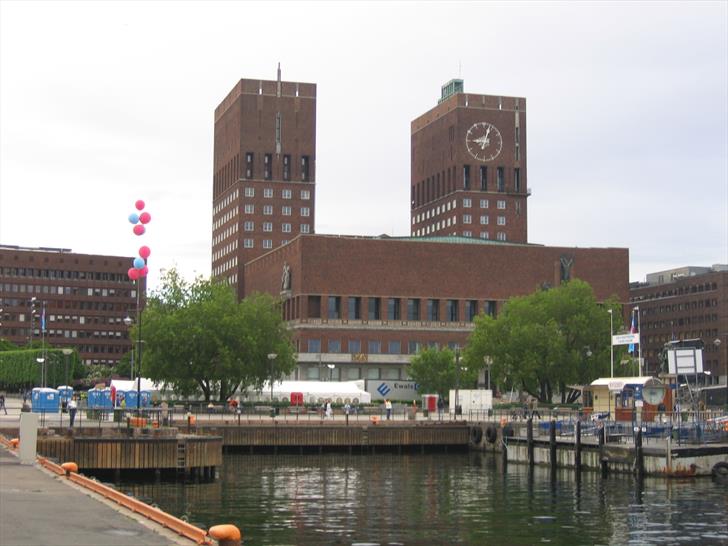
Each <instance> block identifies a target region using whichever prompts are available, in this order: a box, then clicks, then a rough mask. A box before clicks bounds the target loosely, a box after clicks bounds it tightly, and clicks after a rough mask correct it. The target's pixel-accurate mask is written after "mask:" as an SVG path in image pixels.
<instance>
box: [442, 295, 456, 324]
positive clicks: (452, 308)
mask: <svg viewBox="0 0 728 546" xmlns="http://www.w3.org/2000/svg"><path fill="white" fill-rule="evenodd" d="M445 313H446V314H447V320H448V322H457V321H458V300H447V306H446V310H445Z"/></svg>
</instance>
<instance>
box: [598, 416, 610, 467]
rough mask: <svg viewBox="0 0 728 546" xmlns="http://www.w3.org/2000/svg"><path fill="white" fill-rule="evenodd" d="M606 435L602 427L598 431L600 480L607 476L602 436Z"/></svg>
mask: <svg viewBox="0 0 728 546" xmlns="http://www.w3.org/2000/svg"><path fill="white" fill-rule="evenodd" d="M605 434H606V429H605V428H604V427H602V428H600V429H599V435H598V438H599V464H600V465H601V468H602V478H606V477H607V474H608V473H609V466H608V465H607V458H606V456H605V455H604V436H605Z"/></svg>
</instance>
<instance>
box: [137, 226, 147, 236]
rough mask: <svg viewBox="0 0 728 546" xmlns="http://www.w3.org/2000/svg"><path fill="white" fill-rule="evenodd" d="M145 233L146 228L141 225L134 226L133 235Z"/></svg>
mask: <svg viewBox="0 0 728 546" xmlns="http://www.w3.org/2000/svg"><path fill="white" fill-rule="evenodd" d="M145 231H146V228H145V227H144V226H143V225H141V224H137V225H135V226H134V235H144V232H145Z"/></svg>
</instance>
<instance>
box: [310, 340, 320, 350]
mask: <svg viewBox="0 0 728 546" xmlns="http://www.w3.org/2000/svg"><path fill="white" fill-rule="evenodd" d="M308 352H309V353H320V352H321V340H320V339H309V340H308Z"/></svg>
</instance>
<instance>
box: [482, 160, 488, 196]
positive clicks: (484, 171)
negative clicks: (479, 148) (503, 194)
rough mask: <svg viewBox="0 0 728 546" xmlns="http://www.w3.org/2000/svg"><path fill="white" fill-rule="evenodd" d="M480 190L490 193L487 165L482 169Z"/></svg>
mask: <svg viewBox="0 0 728 546" xmlns="http://www.w3.org/2000/svg"><path fill="white" fill-rule="evenodd" d="M480 190H481V191H488V167H486V166H485V165H483V166H481V167H480Z"/></svg>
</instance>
